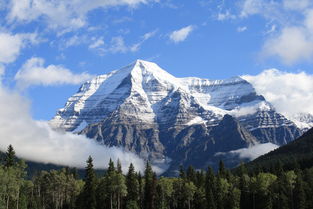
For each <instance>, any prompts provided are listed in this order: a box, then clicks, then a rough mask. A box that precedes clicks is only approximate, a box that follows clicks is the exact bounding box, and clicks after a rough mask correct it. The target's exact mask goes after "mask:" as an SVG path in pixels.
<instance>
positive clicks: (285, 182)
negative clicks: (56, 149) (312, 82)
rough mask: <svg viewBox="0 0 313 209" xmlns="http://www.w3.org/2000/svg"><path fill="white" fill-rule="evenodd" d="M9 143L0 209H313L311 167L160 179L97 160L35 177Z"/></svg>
mask: <svg viewBox="0 0 313 209" xmlns="http://www.w3.org/2000/svg"><path fill="white" fill-rule="evenodd" d="M27 176H28V175H27V173H26V164H25V162H23V161H21V160H17V158H16V156H15V151H14V149H13V147H12V146H11V145H10V146H9V147H8V149H7V152H6V153H5V155H4V157H3V159H2V161H1V165H0V209H271V208H273V209H312V208H313V196H312V194H313V167H312V168H306V169H300V167H297V166H295V168H294V170H284V168H283V167H282V166H280V165H279V164H278V165H277V166H276V167H275V168H274V169H272V170H271V171H270V172H268V171H267V172H265V171H262V169H258V170H255V171H252V172H250V171H249V172H248V171H247V169H246V167H245V165H244V164H241V165H240V166H239V167H238V168H237V169H236V172H234V170H232V171H230V170H228V169H226V168H225V167H224V164H223V162H222V161H221V162H220V164H219V169H218V171H216V172H215V171H213V169H212V168H210V167H209V168H208V169H207V170H206V171H203V170H195V169H194V168H192V167H191V166H190V167H188V168H187V169H184V168H182V167H181V169H180V171H179V174H178V176H177V177H163V176H157V175H156V173H155V172H154V171H153V170H152V167H151V165H150V163H149V162H147V164H146V168H145V171H144V172H143V173H140V172H136V170H135V168H134V166H133V165H132V164H130V166H129V168H128V172H127V173H126V174H123V172H122V167H121V164H120V162H119V161H118V162H116V163H114V162H113V161H112V160H110V162H109V165H108V169H107V170H106V172H105V173H104V174H101V175H100V174H97V173H96V172H95V169H94V168H93V159H92V157H89V158H88V160H87V161H86V168H85V176H84V177H83V178H80V177H79V175H78V174H77V171H76V169H70V168H64V169H61V170H51V171H41V172H38V173H37V174H36V175H34V176H33V177H32V178H31V179H29V178H28V177H27Z"/></svg>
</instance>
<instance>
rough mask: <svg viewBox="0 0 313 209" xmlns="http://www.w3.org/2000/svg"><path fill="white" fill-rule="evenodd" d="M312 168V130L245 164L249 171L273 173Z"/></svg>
mask: <svg viewBox="0 0 313 209" xmlns="http://www.w3.org/2000/svg"><path fill="white" fill-rule="evenodd" d="M312 166H313V129H310V130H309V131H307V132H306V133H305V134H303V135H302V136H301V137H299V138H298V139H296V140H294V141H292V142H290V143H288V144H287V145H284V146H281V147H280V148H278V149H276V150H274V151H271V152H269V153H267V154H265V155H263V156H261V157H259V158H257V159H255V160H254V161H252V162H249V163H247V168H248V169H249V170H250V171H253V170H257V169H261V170H265V171H271V172H275V170H277V169H281V168H284V169H285V170H293V169H297V168H300V169H305V168H310V167H312Z"/></svg>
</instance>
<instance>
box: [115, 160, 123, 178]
mask: <svg viewBox="0 0 313 209" xmlns="http://www.w3.org/2000/svg"><path fill="white" fill-rule="evenodd" d="M116 170H117V172H118V173H120V174H121V173H123V171H122V164H121V161H120V159H117V163H116Z"/></svg>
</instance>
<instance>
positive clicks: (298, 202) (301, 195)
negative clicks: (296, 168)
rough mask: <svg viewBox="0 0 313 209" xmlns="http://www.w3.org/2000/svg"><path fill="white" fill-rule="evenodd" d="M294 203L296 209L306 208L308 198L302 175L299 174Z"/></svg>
mask: <svg viewBox="0 0 313 209" xmlns="http://www.w3.org/2000/svg"><path fill="white" fill-rule="evenodd" d="M294 203H295V207H294V208H295V209H305V208H306V197H305V192H304V189H303V179H302V175H301V173H298V175H297V179H296V185H295V189H294Z"/></svg>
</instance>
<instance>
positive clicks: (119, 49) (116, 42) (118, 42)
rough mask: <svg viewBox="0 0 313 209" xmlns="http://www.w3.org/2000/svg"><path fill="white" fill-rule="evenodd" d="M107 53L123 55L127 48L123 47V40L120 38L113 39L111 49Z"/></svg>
mask: <svg viewBox="0 0 313 209" xmlns="http://www.w3.org/2000/svg"><path fill="white" fill-rule="evenodd" d="M109 51H110V52H112V53H125V52H127V51H128V47H127V46H126V45H125V42H124V38H123V37H122V36H116V37H113V38H112V40H111V47H110V48H109Z"/></svg>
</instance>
